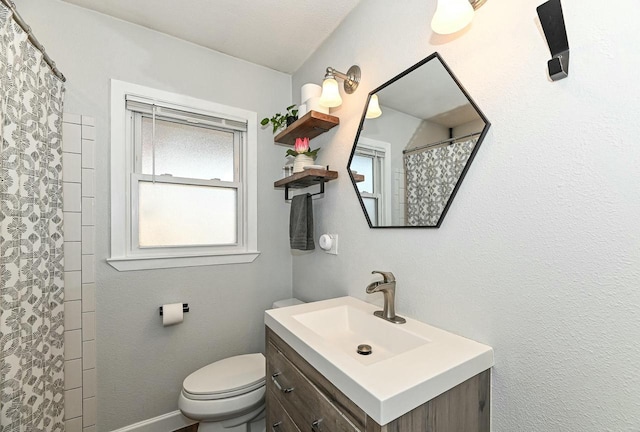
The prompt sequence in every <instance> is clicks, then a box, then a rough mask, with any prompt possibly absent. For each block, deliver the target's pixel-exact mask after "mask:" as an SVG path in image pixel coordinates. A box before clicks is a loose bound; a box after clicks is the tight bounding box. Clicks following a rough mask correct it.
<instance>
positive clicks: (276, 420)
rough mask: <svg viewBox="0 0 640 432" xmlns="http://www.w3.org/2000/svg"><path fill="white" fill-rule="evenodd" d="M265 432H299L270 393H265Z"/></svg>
mask: <svg viewBox="0 0 640 432" xmlns="http://www.w3.org/2000/svg"><path fill="white" fill-rule="evenodd" d="M266 422H267V423H266V426H267V430H266V432H300V429H298V428H297V427H296V425H295V424H294V423H293V420H291V417H289V415H288V414H287V412H286V411H285V410H284V408H283V407H282V405H280V402H278V399H277V398H276V397H275V396H274V395H273V393H272V392H270V391H267V420H266Z"/></svg>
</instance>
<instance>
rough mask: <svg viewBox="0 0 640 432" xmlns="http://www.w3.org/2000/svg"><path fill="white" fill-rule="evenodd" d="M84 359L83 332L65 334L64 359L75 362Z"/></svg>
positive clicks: (72, 331) (67, 332)
mask: <svg viewBox="0 0 640 432" xmlns="http://www.w3.org/2000/svg"><path fill="white" fill-rule="evenodd" d="M80 357H82V331H80V330H71V331H65V332H64V359H65V360H73V359H79V358H80Z"/></svg>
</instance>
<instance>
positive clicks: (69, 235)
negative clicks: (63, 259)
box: [63, 212, 82, 241]
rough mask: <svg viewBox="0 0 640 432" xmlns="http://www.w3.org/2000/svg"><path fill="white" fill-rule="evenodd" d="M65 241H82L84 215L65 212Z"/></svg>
mask: <svg viewBox="0 0 640 432" xmlns="http://www.w3.org/2000/svg"><path fill="white" fill-rule="evenodd" d="M63 216H64V222H63V223H64V241H80V240H82V236H81V233H82V231H81V229H80V228H81V227H82V215H81V214H80V213H77V212H64V214H63Z"/></svg>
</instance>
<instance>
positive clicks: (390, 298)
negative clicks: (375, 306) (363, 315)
mask: <svg viewBox="0 0 640 432" xmlns="http://www.w3.org/2000/svg"><path fill="white" fill-rule="evenodd" d="M375 273H379V274H381V275H382V280H381V281H376V282H372V283H370V284H369V285H368V286H367V294H373V293H375V292H382V294H383V295H384V308H383V310H381V311H375V312H374V313H373V314H374V315H375V316H377V317H380V318H382V319H385V320H387V321H391V322H392V323H394V324H404V323H405V322H407V320H405V319H404V318H402V317H400V316H398V315H396V307H395V296H396V277H395V276H394V275H393V273H391V272H382V271H378V270H374V271H372V272H371V274H375Z"/></svg>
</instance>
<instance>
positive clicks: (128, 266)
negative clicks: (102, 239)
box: [107, 251, 260, 271]
mask: <svg viewBox="0 0 640 432" xmlns="http://www.w3.org/2000/svg"><path fill="white" fill-rule="evenodd" d="M258 255H260V252H259V251H252V252H238V253H233V254H224V255H201V256H171V257H144V258H137V257H135V258H132V257H126V258H109V259H107V262H108V263H109V265H111V266H112V267H113V268H115V269H116V270H118V271H134V270H152V269H166V268H177V267H198V266H208V265H224V264H246V263H250V262H253V261H255V259H256V258H258Z"/></svg>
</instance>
